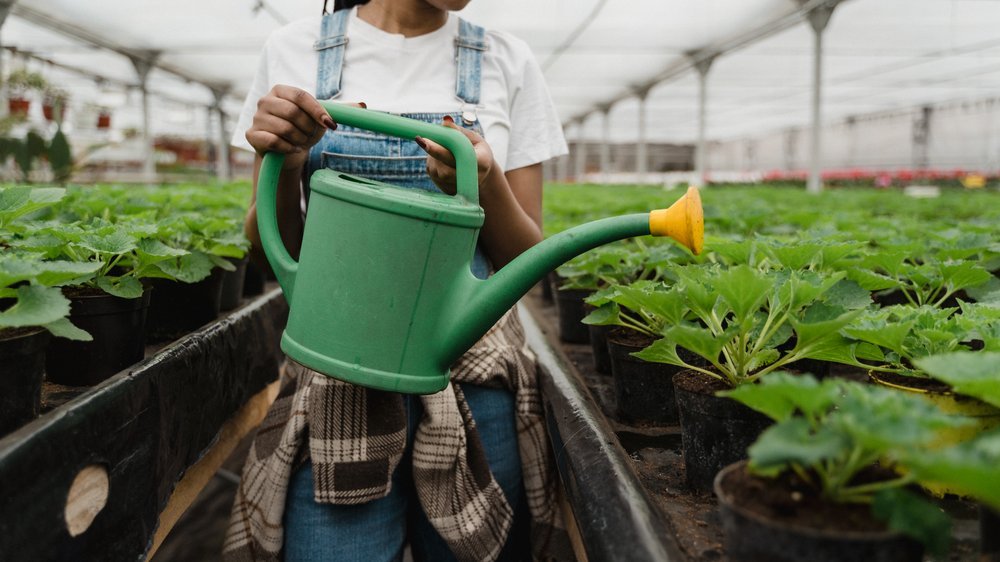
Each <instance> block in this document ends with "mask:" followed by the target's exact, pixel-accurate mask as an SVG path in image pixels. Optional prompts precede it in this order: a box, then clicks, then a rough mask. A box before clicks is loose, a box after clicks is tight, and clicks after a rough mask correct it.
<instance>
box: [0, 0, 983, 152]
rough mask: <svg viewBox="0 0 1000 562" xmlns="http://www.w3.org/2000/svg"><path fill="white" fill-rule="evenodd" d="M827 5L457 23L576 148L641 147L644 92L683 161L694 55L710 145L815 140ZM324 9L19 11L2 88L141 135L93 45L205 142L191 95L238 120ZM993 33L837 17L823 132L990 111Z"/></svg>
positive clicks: (477, 12)
mask: <svg viewBox="0 0 1000 562" xmlns="http://www.w3.org/2000/svg"><path fill="white" fill-rule="evenodd" d="M9 2H10V0H0V5H3V4H6V3H9ZM821 3H822V2H821V0H504V1H497V0H492V1H491V0H473V2H472V3H471V4H470V5H469V6H468V7H467V8H466V9H465V10H464V11H463V13H462V15H463V17H466V18H468V19H470V20H472V21H474V22H477V23H480V24H484V25H486V26H488V27H493V28H498V29H502V30H506V31H509V32H511V33H513V34H515V35H517V36H519V37H521V38H522V39H524V40H525V41H527V42H528V44H529V45H530V46H531V48H532V49H533V51H534V53H535V55H536V57H537V59H538V61H539V62H540V63H541V64H542V66H543V68H544V69H545V74H546V77H547V79H548V83H549V88H550V90H551V92H552V95H553V98H554V99H555V102H556V105H557V109H558V111H559V114H560V116H561V118H562V119H563V121H564V123H566V125H567V132H568V134H569V136H570V137H571V138H576V137H577V136H578V135H580V134H582V135H584V136H585V137H586V138H593V139H595V140H596V139H598V138H600V137H601V135H602V123H601V122H602V119H601V117H600V115H601V109H599V108H604V107H607V108H609V110H608V116H609V127H610V135H611V138H612V139H613V140H615V141H621V142H627V141H632V140H634V139H635V138H636V135H637V133H636V130H637V123H638V106H639V104H638V101H637V98H636V97H635V92H636V91H641V90H642V89H649V94H648V98H647V107H646V113H647V129H646V130H647V133H646V134H647V138H648V139H649V140H652V141H661V142H684V143H690V142H693V141H694V140H695V139H696V138H697V123H698V111H697V100H698V80H697V74H696V72H695V71H694V70H693V69H691V68H690V61H691V59H690V57H689V55H690V54H692V53H698V52H706V50H712V49H717V48H719V47H720V46H722V47H734V49H733V50H731V51H729V52H726V53H723V54H721V55H720V56H719V57H717V58H716V60H715V62H714V64H713V66H712V68H711V70H710V72H709V74H708V82H707V84H708V105H707V108H708V123H707V135H708V138H709V139H735V138H741V137H746V136H753V135H758V134H761V133H764V132H767V131H771V130H777V129H781V128H784V127H788V126H805V125H807V124H808V123H809V119H810V100H811V87H812V56H813V55H812V53H813V33H812V30H811V28H810V27H809V25H808V23H806V22H805V21H804V19H803V18H802V11H803V10H804V9H809V8H811V7H814V6H816V5H819V4H821ZM321 8H322V0H212V1H209V2H206V1H204V0H201V1H195V0H174V1H172V2H154V1H151V0H87V1H80V0H19V1H16V2H14V5H13V9H12V12H11V15H10V16H9V17H8V18H7V20H6V23H5V24H4V25H3V27H2V29H0V44H2V45H3V46H4V47H6V50H5V58H4V62H3V64H4V71H5V72H6V71H9V69H10V68H11V67H12V66H18V65H27V66H29V67H32V68H35V69H38V70H41V71H42V72H43V73H44V74H46V75H47V76H48V77H49V79H50V81H52V82H55V83H57V84H59V85H60V86H62V87H64V88H65V89H66V90H68V91H70V93H71V95H72V96H73V100H74V103H90V104H93V105H100V106H103V107H110V108H112V109H113V110H115V111H116V112H118V114H119V115H122V116H123V118H122V119H123V121H125V122H126V123H123V121H117V122H116V125H121V126H125V125H127V122H135V121H137V120H140V121H141V112H140V111H139V110H138V101H137V99H138V96H136V95H135V93H134V92H132V93H126V88H125V86H126V85H129V84H133V85H134V84H136V83H137V81H138V79H137V77H136V72H135V70H134V68H133V65H132V64H131V63H130V62H129V60H128V59H127V58H126V57H124V56H122V55H121V54H119V53H116V52H114V51H110V50H107V49H102V48H98V47H95V46H94V45H93V44H91V43H93V41H88V40H86V38H91V39H94V38H96V39H98V40H99V41H98V42H101V43H103V44H105V45H106V46H111V47H113V48H118V50H119V51H120V52H124V51H127V52H132V53H153V52H155V53H159V56H158V58H157V59H156V60H157V62H158V63H160V64H162V65H163V66H165V67H167V68H168V69H170V70H172V71H174V72H170V71H167V70H162V69H157V70H154V71H152V73H151V75H150V79H149V80H150V81H149V87H150V90H151V91H152V92H154V94H155V95H156V96H157V97H155V98H154V118H155V120H154V122H153V124H152V127H153V130H154V132H156V133H161V132H162V133H170V134H188V135H200V134H203V133H202V131H203V130H204V126H205V125H204V122H205V121H206V119H207V115H208V112H207V107H208V106H210V105H211V104H212V103H213V94H212V91H211V90H210V88H209V87H208V86H205V85H203V84H200V83H199V82H201V83H207V84H209V85H210V86H211V87H213V88H216V89H220V88H227V89H228V91H229V92H230V95H229V96H228V97H227V98H226V100H225V102H224V103H223V107H224V109H225V110H226V111H227V112H229V113H230V114H232V113H235V112H236V111H237V110H238V108H239V106H240V102H241V97H242V95H243V93H244V92H245V91H246V90H247V88H248V86H249V84H250V81H251V79H252V76H253V73H254V71H255V69H256V68H257V64H256V60H257V56H258V53H259V51H260V48H261V46H262V45H263V43H264V41H265V40H266V38H267V36H268V34H269V33H270V32H271V31H273V30H274V29H276V28H277V27H279V26H280V25H282V23H284V22H287V21H291V20H294V19H297V18H300V17H304V16H308V15H310V14H315V13H318V12H319V11H320V10H321ZM997 29H1000V2H998V1H995V0H844V1H843V2H842V3H841V4H840V5H839V6H838V7H837V8H836V9H835V10H834V12H833V16H832V18H831V20H830V23H829V27H828V28H827V30H826V34H825V36H824V41H825V46H824V48H825V58H824V63H825V70H824V87H825V91H824V112H823V116H824V119H825V120H829V121H833V120H842V119H844V118H846V117H848V116H852V115H864V114H869V113H872V112H879V111H885V110H895V109H904V108H913V107H919V106H922V105H926V104H932V103H945V102H953V101H965V100H968V101H974V100H983V99H989V98H994V97H998V96H1000V34H998V33H997ZM67 33H68V35H67ZM81 38H83V39H81ZM12 52H17V53H19V54H18V55H14V56H12V55H11V53H12ZM43 61H50V62H51V63H53V64H50V63H49V62H43ZM70 69H75V70H72V71H71V70H70ZM178 74H180V75H181V76H178ZM95 77H100V78H103V79H105V81H101V80H97V79H96V78H95ZM662 78H666V80H664V81H659V82H658V80H659V79H662ZM654 82H656V83H655V85H653V84H654ZM579 122H582V123H583V125H582V127H580V126H579V125H578V123H579Z"/></svg>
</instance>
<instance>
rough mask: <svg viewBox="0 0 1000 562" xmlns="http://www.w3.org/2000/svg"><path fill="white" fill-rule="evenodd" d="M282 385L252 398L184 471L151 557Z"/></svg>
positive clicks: (164, 513)
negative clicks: (217, 438) (197, 459)
mask: <svg viewBox="0 0 1000 562" xmlns="http://www.w3.org/2000/svg"><path fill="white" fill-rule="evenodd" d="M279 384H280V380H277V381H274V382H273V383H271V384H269V385H268V386H267V388H265V389H264V390H262V391H260V392H258V393H257V394H256V395H254V396H253V397H252V398H251V399H250V400H248V401H247V403H246V405H244V406H243V408H241V409H240V410H239V411H238V412H237V413H236V415H234V416H233V417H232V418H230V419H229V421H227V422H226V423H225V424H224V425H223V426H222V429H221V430H220V431H219V440H218V441H217V442H216V443H215V445H213V446H212V448H211V449H209V450H208V452H206V453H205V456H204V457H202V458H201V460H199V461H198V462H196V463H195V464H193V465H191V467H190V468H188V470H187V471H186V472H185V473H184V477H183V478H182V479H181V481H180V482H178V483H177V487H176V488H174V492H173V493H172V494H171V495H170V499H169V500H167V505H166V507H164V508H163V511H161V512H160V519H159V525H158V526H157V528H156V534H155V535H154V536H153V546H152V547H151V548H150V549H149V553H148V554H147V559H150V558H152V557H153V555H155V554H156V551H157V549H159V548H160V545H161V544H163V539H165V538H166V537H167V535H168V534H169V533H170V530H171V529H173V527H174V525H175V524H176V523H177V520H178V519H180V517H181V515H183V514H184V512H185V511H186V510H187V508H188V507H190V506H191V503H192V502H194V500H195V498H196V497H198V494H199V493H200V492H201V490H202V489H203V488H204V487H205V486H206V485H207V484H208V483H209V481H211V479H212V477H213V476H214V475H215V473H216V471H218V470H219V467H221V466H222V463H223V462H225V460H226V459H227V458H228V457H229V455H230V454H231V453H232V452H233V449H235V448H236V446H237V445H238V444H239V442H240V441H241V440H242V439H243V438H244V437H246V436H247V435H248V434H249V433H250V432H251V431H253V430H254V429H256V428H257V426H259V425H260V422H261V421H263V420H264V416H265V415H267V409H268V408H269V407H270V406H271V403H272V402H274V399H275V398H276V397H277V396H278V387H279Z"/></svg>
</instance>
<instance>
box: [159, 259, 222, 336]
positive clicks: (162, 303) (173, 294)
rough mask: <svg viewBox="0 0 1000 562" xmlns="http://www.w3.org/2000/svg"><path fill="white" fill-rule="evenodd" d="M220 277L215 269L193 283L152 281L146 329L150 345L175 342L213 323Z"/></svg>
mask: <svg viewBox="0 0 1000 562" xmlns="http://www.w3.org/2000/svg"><path fill="white" fill-rule="evenodd" d="M223 273H224V272H223V271H222V270H221V269H219V268H215V269H214V270H212V274H211V275H209V276H208V277H206V278H205V279H202V280H201V281H198V282H197V283H181V282H179V281H170V280H166V279H156V280H154V282H153V288H154V289H155V292H154V294H153V299H152V302H151V303H150V306H149V320H148V323H147V329H146V334H147V337H148V338H149V339H150V341H154V342H161V341H167V340H172V339H177V338H179V337H181V336H183V335H185V334H187V333H188V332H192V331H194V330H197V329H198V328H200V327H202V326H204V325H205V324H207V323H209V322H211V321H213V320H215V319H216V318H217V317H218V316H219V310H220V307H221V299H222V274H223Z"/></svg>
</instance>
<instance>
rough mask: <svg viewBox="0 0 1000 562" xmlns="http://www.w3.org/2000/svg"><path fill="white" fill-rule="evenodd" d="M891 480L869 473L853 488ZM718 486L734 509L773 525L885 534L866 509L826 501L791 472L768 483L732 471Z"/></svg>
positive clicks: (884, 474) (883, 526)
mask: <svg viewBox="0 0 1000 562" xmlns="http://www.w3.org/2000/svg"><path fill="white" fill-rule="evenodd" d="M895 476H896V475H895V473H893V472H891V471H887V470H881V471H879V470H876V469H873V470H871V471H869V472H868V473H864V474H861V475H859V478H858V479H857V481H856V482H855V484H864V483H867V482H875V481H878V480H885V479H889V478H893V477H895ZM722 486H723V489H724V490H725V491H726V492H727V493H728V494H731V498H732V500H733V502H734V503H735V504H736V505H737V506H739V507H741V508H744V509H746V510H748V511H751V512H753V513H755V514H757V515H760V516H762V517H766V518H768V519H771V520H774V521H775V522H777V523H782V524H788V525H792V526H795V527H806V528H810V529H816V530H821V531H833V532H883V531H886V530H888V528H887V527H886V524H885V523H884V522H882V521H879V520H878V519H875V517H873V516H872V514H871V507H870V506H868V505H858V504H842V503H834V502H830V501H826V500H824V499H823V498H821V497H820V495H819V493H818V492H817V491H816V490H815V488H813V487H812V486H810V485H808V484H807V483H806V482H804V481H803V480H802V479H801V478H799V476H798V475H796V474H795V473H792V472H787V473H784V474H782V475H781V476H779V477H777V478H773V479H772V478H761V477H759V476H754V475H751V474H749V473H747V472H746V471H745V470H734V471H732V472H730V473H729V474H728V475H726V477H725V478H724V479H723V481H722Z"/></svg>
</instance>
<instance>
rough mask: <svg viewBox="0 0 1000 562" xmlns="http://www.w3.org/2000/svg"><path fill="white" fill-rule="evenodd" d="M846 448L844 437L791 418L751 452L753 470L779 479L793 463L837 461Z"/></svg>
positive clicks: (773, 428) (765, 435)
mask: <svg viewBox="0 0 1000 562" xmlns="http://www.w3.org/2000/svg"><path fill="white" fill-rule="evenodd" d="M744 386H746V385H744ZM845 446H846V443H845V442H844V438H843V437H842V436H841V435H838V434H837V433H835V432H833V431H830V430H828V429H827V428H825V427H820V428H818V429H817V430H816V431H813V429H812V428H811V427H810V424H809V422H808V421H807V420H806V419H804V418H789V419H786V420H785V421H782V422H779V423H777V424H775V425H773V426H771V427H770V428H768V429H767V430H765V431H764V433H762V434H761V436H760V438H758V439H757V441H756V442H755V443H754V444H753V445H751V446H750V448H749V449H747V453H749V455H750V465H749V468H750V471H751V472H754V473H756V474H761V475H768V476H775V475H777V474H780V473H781V472H784V471H785V470H786V469H787V468H788V467H789V466H790V465H791V464H797V465H801V466H812V465H815V464H817V463H819V462H822V461H824V460H826V459H830V458H834V457H836V456H837V455H838V454H840V453H841V451H843V450H844V448H845Z"/></svg>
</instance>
